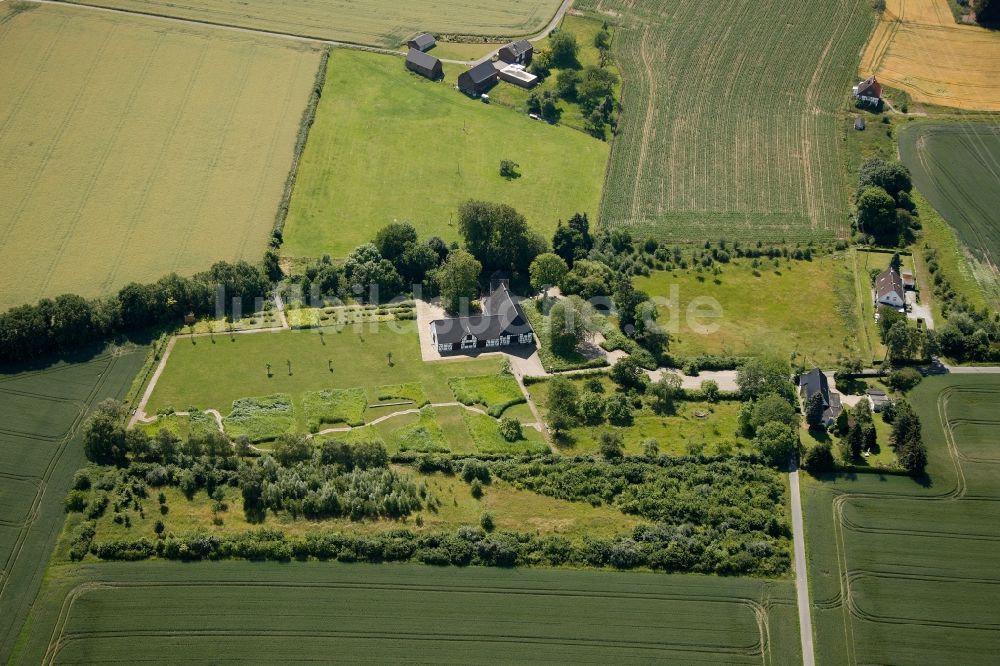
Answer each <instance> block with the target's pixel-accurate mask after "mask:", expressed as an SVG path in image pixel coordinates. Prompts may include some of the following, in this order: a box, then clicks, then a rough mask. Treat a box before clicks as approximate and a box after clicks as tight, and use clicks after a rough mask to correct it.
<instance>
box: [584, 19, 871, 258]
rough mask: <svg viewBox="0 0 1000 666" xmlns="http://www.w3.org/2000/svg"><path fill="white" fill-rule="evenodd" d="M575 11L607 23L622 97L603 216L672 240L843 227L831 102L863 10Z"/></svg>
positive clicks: (852, 59)
mask: <svg viewBox="0 0 1000 666" xmlns="http://www.w3.org/2000/svg"><path fill="white" fill-rule="evenodd" d="M577 9H581V10H584V11H588V12H589V13H591V14H593V15H594V16H596V17H598V18H601V19H605V18H608V17H613V18H612V20H614V21H615V22H616V23H617V24H618V27H617V28H616V32H615V41H614V48H613V50H614V53H615V57H616V60H617V63H618V65H619V67H620V68H621V70H622V75H623V78H624V91H623V98H624V104H623V111H622V116H621V121H620V126H619V135H618V136H617V137H616V139H615V145H614V149H613V151H612V156H611V163H610V167H609V173H608V180H607V187H606V192H607V195H606V196H605V198H604V201H603V205H602V208H601V224H602V225H606V226H610V227H616V226H621V227H624V228H627V229H629V230H631V231H632V232H633V233H634V235H637V236H640V237H644V236H647V235H653V236H657V237H659V238H663V239H668V240H672V241H704V240H718V239H719V238H739V239H741V240H743V239H763V240H772V241H773V240H781V239H786V240H810V239H815V240H825V239H832V238H838V237H846V236H847V234H848V231H849V230H848V217H847V213H848V210H847V197H846V192H845V189H844V182H843V178H842V175H841V158H840V151H841V147H840V145H839V144H838V132H837V122H838V121H837V114H836V111H837V109H838V108H840V107H841V105H843V104H844V103H845V101H846V100H847V98H848V97H849V95H850V90H851V85H852V79H853V78H854V72H855V69H856V66H857V59H858V53H859V52H860V51H861V48H862V47H863V45H864V43H865V40H866V39H867V38H868V35H869V33H870V31H871V29H872V27H873V26H874V23H875V13H874V12H873V11H871V10H870V8H869V7H867V6H866V5H865V4H864V3H863V2H860V0H859V1H852V2H844V3H832V2H826V1H822V0H809V1H808V2H805V3H800V4H799V5H797V6H796V9H795V11H789V7H788V4H787V3H784V2H780V1H778V0H765V1H758V0H724V1H723V2H716V3H705V2H699V1H697V0H682V1H680V2H669V3H668V2H647V3H631V2H624V1H623V0H585V1H584V2H580V3H578V4H577ZM619 17H620V18H619ZM720 17H721V20H720Z"/></svg>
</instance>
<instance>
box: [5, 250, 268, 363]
mask: <svg viewBox="0 0 1000 666" xmlns="http://www.w3.org/2000/svg"><path fill="white" fill-rule="evenodd" d="M270 290H271V281H270V280H269V278H268V276H267V275H266V273H265V271H264V269H263V267H262V266H255V265H252V264H249V263H247V262H245V261H239V262H236V263H228V262H218V263H216V264H214V265H213V266H212V267H211V268H210V269H209V270H208V271H205V272H204V273H199V274H197V275H195V276H194V277H190V278H185V277H180V276H178V275H177V274H175V273H171V274H170V275H167V276H166V277H163V278H161V279H160V280H158V281H156V282H153V283H149V284H140V283H137V282H132V283H129V284H127V285H125V286H124V287H122V288H121V289H120V290H119V291H118V293H117V294H115V295H114V296H110V297H106V298H97V299H89V300H88V299H85V298H82V297H80V296H76V295H73V294H64V295H62V296H58V297H56V298H54V299H50V298H43V299H42V300H40V301H39V302H38V303H36V304H34V305H21V306H18V307H15V308H11V309H10V310H8V311H7V312H5V313H3V314H0V363H16V362H20V361H25V360H29V359H34V358H39V357H42V356H45V355H48V354H53V353H68V352H73V351H76V350H79V349H82V348H84V347H87V346H88V345H92V344H94V343H97V342H100V341H105V340H109V339H112V338H115V337H118V336H121V335H128V334H133V333H138V332H141V331H144V330H146V329H148V328H149V327H151V326H157V325H163V324H175V325H179V324H180V323H181V322H182V321H183V319H184V317H185V316H186V315H188V314H194V315H195V316H204V315H215V314H216V310H217V309H221V310H222V311H223V312H225V313H232V312H233V308H234V305H235V304H238V307H239V308H240V310H241V311H242V312H253V311H254V310H255V308H256V305H257V304H258V303H259V302H261V301H263V300H264V299H266V298H267V296H268V292H269V291H270ZM219 294H222V295H223V298H222V299H221V300H219V299H218V296H219Z"/></svg>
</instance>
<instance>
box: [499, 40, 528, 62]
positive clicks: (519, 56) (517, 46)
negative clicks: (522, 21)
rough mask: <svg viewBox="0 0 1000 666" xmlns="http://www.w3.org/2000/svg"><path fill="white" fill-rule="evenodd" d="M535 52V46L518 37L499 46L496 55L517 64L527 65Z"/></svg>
mask: <svg viewBox="0 0 1000 666" xmlns="http://www.w3.org/2000/svg"><path fill="white" fill-rule="evenodd" d="M534 53H535V47H534V46H533V45H532V44H531V42H529V41H528V40H526V39H519V40H517V41H516V42H511V43H510V44H507V45H505V46H503V47H501V48H500V51H498V52H497V56H498V57H499V58H500V60H502V61H504V62H506V63H511V64H517V65H527V64H529V63H530V62H531V57H532V56H533V55H534Z"/></svg>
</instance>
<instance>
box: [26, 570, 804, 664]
mask: <svg viewBox="0 0 1000 666" xmlns="http://www.w3.org/2000/svg"><path fill="white" fill-rule="evenodd" d="M248 567H250V568H251V569H252V573H253V575H252V577H248V576H247V568H248ZM51 573H52V576H51V577H50V582H49V584H48V586H47V588H46V589H45V591H44V596H43V597H42V600H41V601H42V603H40V604H39V606H38V609H37V611H36V614H35V618H34V622H33V623H32V625H31V626H30V627H28V628H27V629H26V632H25V636H24V644H23V650H22V652H21V653H20V660H19V661H20V662H23V663H40V662H41V661H43V660H44V659H46V658H49V659H52V660H53V661H57V662H59V663H81V662H88V663H93V662H94V661H102V660H108V659H114V658H116V656H120V655H121V654H123V653H126V652H127V653H128V654H129V658H130V659H145V658H149V659H156V658H158V657H161V656H162V655H163V654H167V653H169V654H172V655H174V656H176V658H183V657H185V656H187V657H190V658H192V659H197V658H199V655H204V654H206V653H209V652H211V653H218V652H220V651H221V652H224V653H225V654H227V655H229V656H230V657H231V658H233V659H236V660H242V661H254V660H262V661H284V662H288V661H298V660H301V661H307V660H312V659H319V660H325V659H329V657H330V655H331V654H336V655H338V656H339V657H341V658H344V659H347V660H352V661H353V660H374V661H382V662H386V661H393V660H406V659H410V660H412V659H417V660H432V661H435V662H436V663H459V662H461V663H468V662H470V661H489V660H491V659H495V658H496V655H497V654H500V653H502V654H503V655H504V656H505V658H507V659H510V660H512V661H539V660H546V659H549V660H556V661H567V660H569V661H588V660H595V659H596V660H598V661H601V662H606V663H621V662H628V661H647V660H659V661H673V662H678V661H684V662H691V661H698V662H701V663H727V664H748V665H754V666H757V665H759V664H761V663H763V664H765V666H769V665H772V664H773V665H777V664H794V663H800V662H801V657H800V656H799V648H798V633H797V622H796V615H795V607H794V590H793V587H792V584H791V582H789V581H758V580H749V579H741V578H712V577H703V576H702V577H695V576H656V575H649V574H620V573H600V572H584V571H543V570H538V571H503V570H492V569H483V568H479V567H473V568H468V569H445V570H442V569H437V568H430V567H422V566H417V565H381V566H370V565H345V564H321V565H320V564H302V563H291V564H267V563H260V564H247V563H242V562H241V563H230V562H221V563H213V564H196V565H182V564H178V563H163V562H158V563H153V562H148V563H114V564H110V565H108V564H94V565H86V566H56V567H53V568H52V569H51ZM98 582H101V583H102V584H101V585H96V584H95V583H98ZM152 596H155V597H156V598H157V600H158V601H157V603H156V604H150V603H148V599H149V598H151V597H152ZM71 599H72V600H73V603H72V605H69V604H68V601H69V600H71ZM63 608H69V609H70V611H69V612H68V614H65V615H61V614H60V610H61V609H63ZM293 608H295V609H300V610H302V609H308V612H306V613H287V612H284V611H286V610H291V609H293ZM515 609H516V612H515ZM248 613H251V614H253V617H254V618H255V620H254V626H253V627H249V626H248V625H247V623H246V618H247V617H248V615H247V614H248ZM151 630H152V631H151ZM206 630H207V631H206ZM206 633H211V636H210V637H209V636H207V635H206ZM140 636H141V638H140ZM416 636H419V637H420V640H414V637H416Z"/></svg>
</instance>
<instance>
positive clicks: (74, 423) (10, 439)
mask: <svg viewBox="0 0 1000 666" xmlns="http://www.w3.org/2000/svg"><path fill="white" fill-rule="evenodd" d="M144 356H145V354H144V350H142V349H136V350H133V351H125V352H119V353H104V354H100V355H96V356H93V357H91V358H89V359H86V360H81V361H79V362H60V363H55V364H53V365H50V366H48V367H45V368H41V369H37V370H31V371H23V372H2V373H0V662H4V663H7V661H8V658H9V657H10V655H11V652H12V651H13V649H14V646H15V642H16V641H15V638H16V636H17V632H18V631H19V629H20V626H21V623H22V622H23V621H24V620H25V618H26V617H27V616H28V613H29V610H30V609H31V607H32V601H33V600H34V598H35V594H36V592H37V590H38V587H39V585H40V584H41V580H42V574H43V573H44V567H43V563H44V562H46V561H48V559H49V555H50V553H51V551H52V547H53V546H54V545H55V542H56V537H57V536H58V533H59V529H60V526H61V525H62V524H63V522H64V515H65V514H64V512H63V499H64V494H65V491H66V489H67V488H68V487H69V485H70V480H71V479H72V477H73V473H74V472H75V471H76V470H77V468H78V467H80V466H81V465H82V464H83V447H82V445H81V441H80V438H79V437H77V432H78V428H79V426H80V423H81V421H82V420H83V417H84V415H85V414H86V413H87V412H88V411H89V410H90V408H91V407H92V406H93V405H95V404H97V403H98V402H100V401H101V400H103V399H104V398H107V397H121V396H122V395H123V394H124V393H125V391H126V390H127V389H128V388H129V385H130V384H131V382H132V378H133V376H134V375H135V373H136V372H137V371H138V369H139V366H140V365H141V364H142V361H143V358H144Z"/></svg>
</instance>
